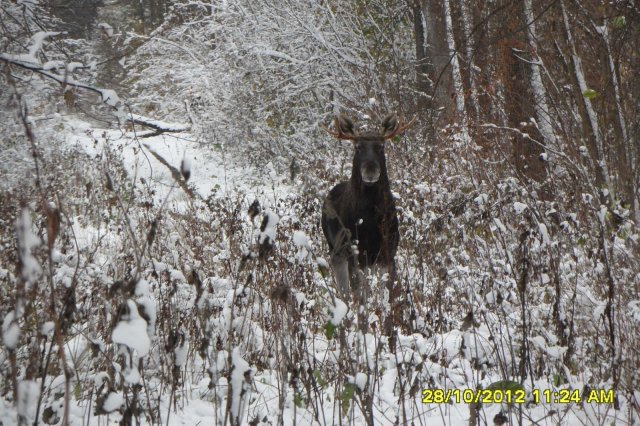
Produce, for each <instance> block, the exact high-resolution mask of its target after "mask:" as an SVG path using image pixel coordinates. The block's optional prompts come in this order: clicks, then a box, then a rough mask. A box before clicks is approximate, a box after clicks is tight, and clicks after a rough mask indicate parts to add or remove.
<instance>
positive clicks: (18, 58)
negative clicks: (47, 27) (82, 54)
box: [0, 53, 191, 137]
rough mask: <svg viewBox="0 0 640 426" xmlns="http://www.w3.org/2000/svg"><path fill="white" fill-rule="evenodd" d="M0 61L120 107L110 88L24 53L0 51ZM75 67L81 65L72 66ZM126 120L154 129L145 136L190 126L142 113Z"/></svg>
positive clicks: (176, 130) (116, 95) (178, 130)
mask: <svg viewBox="0 0 640 426" xmlns="http://www.w3.org/2000/svg"><path fill="white" fill-rule="evenodd" d="M0 61H4V62H6V63H8V64H11V65H16V66H18V67H21V68H24V69H27V70H29V71H32V72H35V73H38V74H40V75H44V76H45V77H48V78H50V79H52V80H55V81H57V82H58V83H60V84H62V86H63V87H65V86H71V87H75V88H78V89H84V90H88V91H90V92H94V93H97V94H99V95H100V97H101V99H102V102H103V103H105V104H107V105H109V106H110V107H112V108H113V109H114V110H119V109H120V108H121V107H122V104H123V102H122V101H121V100H120V97H119V96H118V94H117V93H116V92H115V90H112V89H103V88H100V87H95V86H91V85H89V84H85V83H82V82H80V81H78V80H76V79H75V78H73V77H72V76H70V75H69V72H66V73H65V74H64V75H61V74H57V73H54V72H52V71H51V70H50V68H48V67H47V66H46V64H45V66H43V65H41V64H39V63H37V62H33V61H31V60H25V55H12V54H8V53H0ZM74 68H75V69H78V68H81V67H78V66H76V67H74ZM127 121H129V122H132V123H135V124H140V125H142V126H145V127H148V128H150V129H153V130H155V132H153V133H152V134H149V135H145V137H149V136H156V135H158V134H160V133H171V132H186V131H188V130H189V129H190V128H191V127H190V126H189V125H187V124H182V123H169V122H165V121H160V120H154V119H152V118H148V117H144V116H142V115H137V114H129V116H128V118H127Z"/></svg>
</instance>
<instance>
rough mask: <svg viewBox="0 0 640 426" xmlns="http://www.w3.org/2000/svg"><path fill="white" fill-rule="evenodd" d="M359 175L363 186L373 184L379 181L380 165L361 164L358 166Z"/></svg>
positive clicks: (374, 163)
mask: <svg viewBox="0 0 640 426" xmlns="http://www.w3.org/2000/svg"><path fill="white" fill-rule="evenodd" d="M360 174H361V175H362V181H363V182H364V183H365V184H374V183H376V182H378V179H380V165H379V164H378V163H376V162H373V161H369V162H366V163H363V164H362V166H360Z"/></svg>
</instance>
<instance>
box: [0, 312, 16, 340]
mask: <svg viewBox="0 0 640 426" xmlns="http://www.w3.org/2000/svg"><path fill="white" fill-rule="evenodd" d="M19 340H20V326H18V324H17V323H16V315H15V312H14V311H9V312H8V313H7V314H6V315H5V316H4V319H3V320H2V342H3V343H4V346H5V347H6V348H7V349H15V348H16V347H17V346H18V341H19Z"/></svg>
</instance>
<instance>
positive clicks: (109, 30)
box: [98, 22, 113, 37]
mask: <svg viewBox="0 0 640 426" xmlns="http://www.w3.org/2000/svg"><path fill="white" fill-rule="evenodd" d="M98 28H99V29H100V30H102V34H104V35H105V36H107V37H113V27H112V26H111V25H109V24H107V23H106V22H101V23H99V24H98Z"/></svg>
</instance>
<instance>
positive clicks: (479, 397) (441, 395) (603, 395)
mask: <svg viewBox="0 0 640 426" xmlns="http://www.w3.org/2000/svg"><path fill="white" fill-rule="evenodd" d="M529 395H530V396H529V397H527V392H526V391H525V390H524V389H476V390H473V389H423V390H422V403H423V404H460V403H464V404H503V403H504V404H524V403H527V402H530V403H534V404H551V403H554V404H580V403H582V402H585V403H587V404H591V403H597V404H613V403H614V402H615V394H614V392H613V390H612V389H609V390H604V389H588V390H585V391H581V390H579V389H557V390H552V389H543V390H541V389H533V390H531V392H530V393H529Z"/></svg>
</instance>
